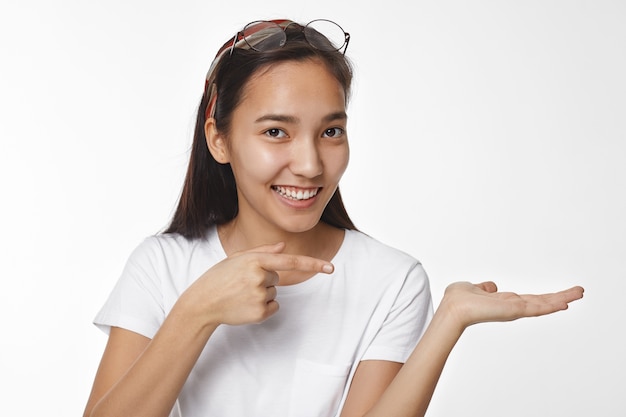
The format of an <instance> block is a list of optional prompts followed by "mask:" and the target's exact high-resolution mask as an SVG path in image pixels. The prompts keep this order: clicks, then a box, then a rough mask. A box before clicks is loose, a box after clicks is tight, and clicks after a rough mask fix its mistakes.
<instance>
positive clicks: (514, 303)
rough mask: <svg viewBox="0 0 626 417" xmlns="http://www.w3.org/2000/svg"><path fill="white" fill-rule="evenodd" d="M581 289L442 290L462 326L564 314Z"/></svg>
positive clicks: (465, 285)
mask: <svg viewBox="0 0 626 417" xmlns="http://www.w3.org/2000/svg"><path fill="white" fill-rule="evenodd" d="M583 292H584V290H583V288H582V287H572V288H570V289H567V290H564V291H559V292H555V293H550V294H516V293H513V292H498V288H497V286H496V284H495V283H493V282H491V281H488V282H483V283H480V284H472V283H469V282H455V283H453V284H450V285H449V286H448V288H446V291H445V295H444V298H443V300H442V305H446V306H447V307H448V308H450V310H451V311H452V312H453V314H455V315H456V316H457V318H458V320H459V321H460V323H462V324H463V325H464V326H470V325H472V324H476V323H481V322H490V321H511V320H516V319H519V318H522V317H536V316H543V315H545V314H551V313H554V312H557V311H561V310H566V309H567V308H568V304H569V303H570V302H572V301H575V300H578V299H580V298H582V296H583Z"/></svg>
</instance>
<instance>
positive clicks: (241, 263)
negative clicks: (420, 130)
mask: <svg viewBox="0 0 626 417" xmlns="http://www.w3.org/2000/svg"><path fill="white" fill-rule="evenodd" d="M284 248H285V244H284V243H277V244H274V245H264V246H260V247H257V248H253V249H250V250H247V251H244V252H238V253H235V254H233V255H231V256H229V257H228V258H226V259H224V260H223V261H221V262H220V263H218V264H216V265H214V266H213V267H212V268H210V269H209V270H208V271H206V272H205V273H204V274H202V275H201V276H200V277H199V278H198V279H197V280H196V281H195V282H194V283H193V284H192V285H191V286H190V287H189V288H188V289H187V290H186V291H185V292H184V293H183V294H182V295H181V297H180V299H179V300H178V302H177V304H179V305H180V307H182V306H184V307H185V308H187V309H189V311H190V312H191V313H192V317H194V319H200V320H202V321H203V324H204V325H209V326H217V325H219V324H230V325H239V324H250V323H260V322H262V321H264V320H266V319H267V318H268V317H270V316H271V315H273V314H274V313H276V311H278V303H277V302H276V300H275V298H276V285H277V284H278V280H279V275H278V272H279V271H301V272H311V273H320V272H322V273H331V272H332V271H333V265H332V264H331V263H329V262H327V261H324V260H321V259H316V258H312V257H309V256H304V255H290V254H284V253H282V251H283V250H284Z"/></svg>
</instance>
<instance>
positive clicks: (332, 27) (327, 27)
mask: <svg viewBox="0 0 626 417" xmlns="http://www.w3.org/2000/svg"><path fill="white" fill-rule="evenodd" d="M304 36H306V39H307V41H308V42H309V43H310V44H311V45H313V46H314V47H316V48H317V49H320V50H322V51H337V50H339V49H341V48H342V47H343V45H344V44H345V43H346V33H345V32H344V30H343V29H342V28H341V27H340V26H339V25H338V24H337V23H335V22H331V21H330V20H324V19H319V20H314V21H312V22H311V23H309V24H308V25H306V27H305V28H304Z"/></svg>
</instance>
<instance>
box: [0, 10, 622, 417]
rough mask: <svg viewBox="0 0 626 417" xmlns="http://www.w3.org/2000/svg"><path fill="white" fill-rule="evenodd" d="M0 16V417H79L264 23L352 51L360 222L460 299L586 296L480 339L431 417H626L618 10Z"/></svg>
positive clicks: (452, 369)
mask: <svg viewBox="0 0 626 417" xmlns="http://www.w3.org/2000/svg"><path fill="white" fill-rule="evenodd" d="M215 3H217V2H213V1H208V0H205V1H178V2H165V1H147V0H141V1H123V0H114V1H107V2H95V1H84V0H73V1H72V0H61V1H55V2H46V1H44V0H31V1H22V2H9V1H6V0H2V3H0V60H1V62H0V140H1V147H0V193H1V194H0V195H1V198H2V202H1V206H0V210H1V212H0V219H2V222H3V224H2V239H0V277H1V286H0V329H1V331H2V341H1V342H0V343H1V345H0V346H1V354H0V381H1V382H2V386H3V387H5V388H4V389H3V393H2V394H1V395H0V396H1V397H2V398H3V400H2V409H3V412H2V413H3V414H6V415H12V416H34V415H47V416H70V415H81V413H82V409H83V406H84V404H85V401H86V399H87V396H88V393H89V389H90V386H91V382H92V378H93V376H94V373H95V370H96V367H97V364H98V361H99V358H100V354H101V352H102V349H103V347H104V344H105V342H106V337H105V336H104V334H102V333H101V332H100V331H98V330H97V329H96V328H95V327H93V326H92V325H91V319H92V318H93V316H94V315H95V313H96V312H97V310H98V308H99V307H100V305H101V304H102V303H103V301H104V300H105V298H106V296H107V295H108V292H109V291H110V290H111V288H112V286H113V285H114V283H115V281H116V280H117V277H118V275H119V273H120V271H121V268H122V267H123V264H124V262H125V260H126V257H127V256H128V255H129V254H130V251H131V250H132V249H133V248H134V247H135V245H137V244H138V243H139V242H140V241H141V240H142V239H143V238H144V237H145V236H147V235H150V234H153V233H155V232H157V231H158V230H159V229H160V228H161V227H163V226H164V225H165V224H166V223H167V220H168V218H169V216H170V214H171V213H172V210H173V207H174V205H175V203H176V200H177V197H178V194H179V191H180V186H181V182H182V176H183V173H184V169H185V165H186V162H187V150H188V147H189V145H190V142H191V134H192V129H193V119H194V112H195V107H196V105H197V102H198V100H199V97H200V94H201V90H202V88H203V84H204V75H205V71H206V70H207V68H208V65H209V63H210V61H211V60H212V58H213V56H214V54H215V52H216V50H217V48H218V47H219V46H220V45H221V44H222V43H223V42H224V41H225V40H226V39H227V38H228V37H229V36H232V35H233V34H234V33H235V32H236V30H238V29H239V28H240V27H241V26H243V25H244V24H245V23H247V22H249V21H252V20H256V19H259V18H277V17H290V18H293V19H295V20H300V21H308V20H310V19H313V18H318V17H325V18H330V19H333V20H335V21H337V22H339V23H340V24H341V25H342V26H344V28H345V29H346V30H347V31H348V32H350V33H351V34H352V40H351V43H350V46H349V48H348V55H349V56H350V57H351V58H352V60H353V61H354V63H355V69H356V80H355V89H354V94H353V101H352V102H351V104H350V108H349V114H350V125H349V132H350V138H351V146H352V161H351V166H350V168H349V169H348V172H347V174H346V176H345V177H344V180H343V182H342V185H341V187H342V191H343V193H344V198H345V200H346V205H347V207H348V210H349V211H350V213H351V215H352V217H353V219H354V220H355V221H356V223H357V225H358V226H359V227H360V228H361V229H362V230H364V231H366V232H368V233H369V234H371V235H373V236H375V237H377V238H378V239H380V240H382V241H384V242H386V243H389V244H391V245H393V246H396V247H398V248H400V249H402V250H404V251H406V252H409V253H411V254H413V255H414V256H416V257H417V258H419V259H420V260H421V261H422V262H423V264H424V266H425V268H426V270H427V272H428V273H429V275H430V278H431V283H432V291H433V295H434V297H435V301H436V303H438V301H439V300H440V298H441V295H442V293H443V290H444V288H445V286H446V285H447V284H448V283H450V282H452V281H456V280H470V281H482V280H486V279H493V280H495V281H496V282H498V283H499V285H500V287H501V289H503V290H512V291H518V292H549V291H555V290H559V289H562V288H566V287H569V286H571V285H575V284H580V285H583V286H585V288H586V297H585V299H584V300H583V301H580V302H577V303H575V304H574V305H573V306H572V307H571V308H570V310H569V311H567V312H563V313H559V314H556V315H553V316H549V317H543V318H537V319H528V320H520V321H517V322H514V323H506V324H485V325H480V326H475V327H472V328H470V329H469V330H468V331H467V332H466V334H465V335H464V336H463V338H462V339H461V341H460V342H459V344H458V345H457V347H456V349H455V351H454V352H453V354H452V355H451V357H450V360H449V363H448V366H447V368H446V369H445V370H444V373H443V375H442V378H441V381H440V385H439V387H438V390H437V392H436V393H435V396H434V398H433V401H432V404H431V408H430V410H429V413H428V415H429V416H432V417H444V416H445V417H448V416H463V415H480V416H483V417H489V416H494V417H495V416H498V417H501V416H509V417H510V416H528V415H533V416H566V415H567V416H589V415H597V416H624V415H626V406H625V405H624V401H623V398H622V396H623V388H624V387H623V375H624V373H625V372H626V365H625V363H624V352H625V351H626V346H625V342H624V339H623V337H622V336H621V335H620V333H622V332H623V329H624V324H623V320H624V318H625V317H626V314H625V313H626V311H625V310H626V308H625V307H624V305H625V304H626V303H624V302H623V294H624V293H625V292H626V220H625V214H626V164H625V163H624V160H625V159H626V158H625V157H626V117H625V116H626V98H625V97H626V81H625V77H624V74H626V25H624V21H626V3H624V2H622V1H619V0H615V1H608V0H595V1H591V0H587V1H576V2H573V1H566V0H563V1H555V0H543V1H538V0H527V1H503V0H492V1H487V0H478V1H472V2H466V1H441V2H426V1H418V2H408V1H400V0H388V1H385V2H376V3H372V4H368V3H367V2H361V1H357V0H352V1H346V2H337V1H335V0H332V1H331V0H316V1H314V2H312V1H310V2H304V1H303V2H295V1H292V0H268V1H264V2H261V1H256V0H244V1H239V2H221V4H220V5H219V6H215Z"/></svg>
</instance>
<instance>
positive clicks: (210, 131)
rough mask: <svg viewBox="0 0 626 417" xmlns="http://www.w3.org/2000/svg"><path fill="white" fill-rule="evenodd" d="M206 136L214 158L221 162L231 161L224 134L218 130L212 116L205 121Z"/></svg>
mask: <svg viewBox="0 0 626 417" xmlns="http://www.w3.org/2000/svg"><path fill="white" fill-rule="evenodd" d="M204 136H205V137H206V145H207V147H208V148H209V152H211V155H213V158H214V159H215V160H216V161H217V162H219V163H220V164H227V163H228V162H230V159H229V155H228V147H227V146H226V141H225V139H224V136H223V135H222V134H221V133H219V132H218V131H217V127H216V126H215V119H214V118H212V117H210V118H208V119H207V120H206V122H204Z"/></svg>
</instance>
